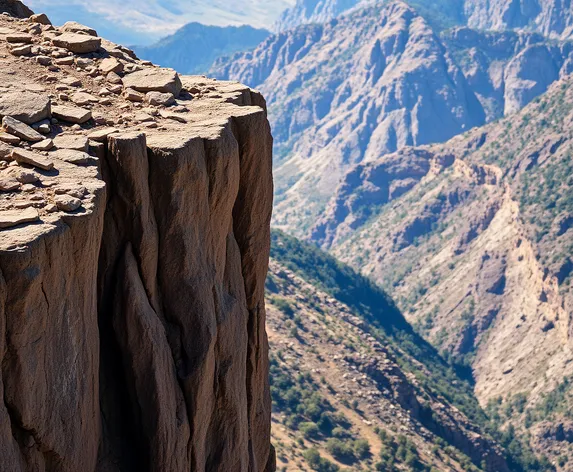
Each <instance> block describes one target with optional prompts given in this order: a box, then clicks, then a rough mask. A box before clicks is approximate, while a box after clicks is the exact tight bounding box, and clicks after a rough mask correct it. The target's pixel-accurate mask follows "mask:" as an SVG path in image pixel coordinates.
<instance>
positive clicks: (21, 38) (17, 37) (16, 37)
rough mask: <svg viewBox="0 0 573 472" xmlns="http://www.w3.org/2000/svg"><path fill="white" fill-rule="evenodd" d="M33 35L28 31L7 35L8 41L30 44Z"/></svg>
mask: <svg viewBox="0 0 573 472" xmlns="http://www.w3.org/2000/svg"><path fill="white" fill-rule="evenodd" d="M32 39H33V36H32V35H31V34H28V33H12V34H8V35H6V41H8V42H9V43H18V44H30V43H31V42H32Z"/></svg>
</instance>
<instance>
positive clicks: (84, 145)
mask: <svg viewBox="0 0 573 472" xmlns="http://www.w3.org/2000/svg"><path fill="white" fill-rule="evenodd" d="M54 144H55V145H56V147H57V148H58V149H75V150H77V151H84V152H87V150H88V138H87V137H86V136H83V135H81V134H80V135H78V134H59V135H58V136H56V137H55V138H54Z"/></svg>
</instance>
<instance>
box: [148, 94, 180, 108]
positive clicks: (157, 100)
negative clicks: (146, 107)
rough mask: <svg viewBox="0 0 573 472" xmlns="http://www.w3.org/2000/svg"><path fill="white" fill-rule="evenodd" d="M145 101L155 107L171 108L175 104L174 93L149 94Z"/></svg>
mask: <svg viewBox="0 0 573 472" xmlns="http://www.w3.org/2000/svg"><path fill="white" fill-rule="evenodd" d="M145 101H146V102H147V103H149V104H150V105H154V106H169V105H173V104H174V103H175V97H174V96H173V94H172V93H161V92H148V93H147V95H146V96H145Z"/></svg>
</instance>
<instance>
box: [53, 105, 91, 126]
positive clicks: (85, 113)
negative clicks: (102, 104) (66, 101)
mask: <svg viewBox="0 0 573 472" xmlns="http://www.w3.org/2000/svg"><path fill="white" fill-rule="evenodd" d="M52 115H53V116H54V117H56V118H57V119H58V120H62V121H67V122H69V123H78V124H82V123H85V122H86V121H89V120H90V119H91V117H92V112H91V111H90V110H86V109H84V108H78V107H67V106H60V105H58V106H54V107H52Z"/></svg>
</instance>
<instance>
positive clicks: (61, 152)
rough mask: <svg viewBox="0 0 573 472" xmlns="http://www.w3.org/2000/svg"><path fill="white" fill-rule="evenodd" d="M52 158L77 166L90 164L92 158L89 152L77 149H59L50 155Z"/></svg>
mask: <svg viewBox="0 0 573 472" xmlns="http://www.w3.org/2000/svg"><path fill="white" fill-rule="evenodd" d="M50 156H52V157H54V158H56V159H60V160H62V161H65V162H69V163H70V164H75V165H77V166H85V165H86V164H88V163H89V161H90V158H91V156H90V155H89V154H88V153H87V152H83V151H77V150H75V149H58V150H57V151H53V152H51V153H50Z"/></svg>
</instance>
